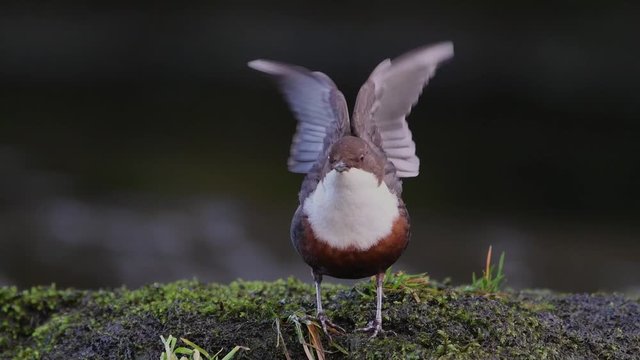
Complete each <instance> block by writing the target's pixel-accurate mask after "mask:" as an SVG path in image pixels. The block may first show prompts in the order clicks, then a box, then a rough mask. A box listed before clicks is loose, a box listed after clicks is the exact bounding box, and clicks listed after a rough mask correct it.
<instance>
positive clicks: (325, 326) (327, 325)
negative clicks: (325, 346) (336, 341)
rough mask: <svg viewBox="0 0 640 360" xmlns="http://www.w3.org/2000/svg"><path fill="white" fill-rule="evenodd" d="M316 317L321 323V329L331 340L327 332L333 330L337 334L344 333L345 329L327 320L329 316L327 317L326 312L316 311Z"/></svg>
mask: <svg viewBox="0 0 640 360" xmlns="http://www.w3.org/2000/svg"><path fill="white" fill-rule="evenodd" d="M316 318H317V319H318V321H319V322H320V324H321V325H322V330H323V331H324V333H325V334H326V335H327V336H328V337H329V340H333V338H331V334H330V333H329V332H333V333H335V334H338V335H341V334H344V333H346V331H345V330H344V329H343V328H342V327H340V326H339V325H336V324H334V323H333V322H331V320H329V317H327V314H325V313H324V311H323V312H320V313H318V316H317V317H316Z"/></svg>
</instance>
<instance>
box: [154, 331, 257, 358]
mask: <svg viewBox="0 0 640 360" xmlns="http://www.w3.org/2000/svg"><path fill="white" fill-rule="evenodd" d="M160 340H161V341H162V344H163V345H164V351H163V352H162V354H160V360H205V359H206V360H231V359H233V357H234V356H235V355H236V353H237V352H238V351H240V350H249V348H247V347H244V346H236V347H234V348H233V349H231V351H229V352H228V353H227V354H226V355H225V356H224V357H223V358H220V356H219V355H220V353H221V352H222V349H220V351H218V352H217V353H216V354H214V355H209V353H208V352H207V351H205V350H204V349H202V348H201V347H200V346H198V345H196V344H194V343H193V342H191V341H189V340H187V339H184V338H180V340H181V341H182V342H183V343H185V344H186V345H188V346H189V347H182V346H181V347H178V348H176V342H177V340H178V339H177V338H175V337H173V336H171V335H169V337H167V338H166V339H165V338H164V336H162V335H161V336H160ZM178 356H180V358H178Z"/></svg>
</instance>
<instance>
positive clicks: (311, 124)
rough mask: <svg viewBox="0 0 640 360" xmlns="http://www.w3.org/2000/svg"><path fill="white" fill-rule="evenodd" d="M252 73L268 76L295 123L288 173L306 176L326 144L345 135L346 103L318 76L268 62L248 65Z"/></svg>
mask: <svg viewBox="0 0 640 360" xmlns="http://www.w3.org/2000/svg"><path fill="white" fill-rule="evenodd" d="M248 65H249V67H251V68H252V69H255V70H258V71H261V72H264V73H266V74H269V75H271V76H272V77H273V78H274V79H275V80H276V82H277V83H278V86H279V88H280V90H281V91H282V94H283V95H284V97H285V99H286V101H287V103H288V104H289V108H290V109H291V111H292V112H293V114H294V116H295V117H296V119H297V120H298V126H297V128H296V133H295V135H294V136H293V141H292V144H291V150H290V153H289V160H288V162H287V165H288V167H289V171H291V172H295V173H308V172H309V171H311V169H312V167H313V165H314V164H315V163H316V162H317V160H318V159H319V158H320V157H321V156H326V154H325V152H326V151H327V149H328V146H329V144H331V143H332V142H334V141H335V140H336V139H337V138H339V137H340V136H341V135H342V134H345V133H348V132H349V131H350V128H349V113H348V110H347V103H346V101H345V99H344V96H343V95H342V93H341V92H340V91H339V90H338V88H337V87H336V85H335V84H334V82H333V81H332V80H331V79H330V78H329V77H328V76H327V75H325V74H323V73H321V72H312V71H310V70H308V69H305V68H303V67H299V66H294V65H289V64H283V63H279V62H275V61H270V60H254V61H251V62H249V64H248Z"/></svg>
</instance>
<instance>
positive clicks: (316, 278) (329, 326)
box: [312, 270, 345, 339]
mask: <svg viewBox="0 0 640 360" xmlns="http://www.w3.org/2000/svg"><path fill="white" fill-rule="evenodd" d="M312 274H313V282H314V283H315V285H316V307H317V309H318V312H317V318H318V321H320V324H321V325H322V330H323V331H324V333H325V334H326V335H327V336H328V337H329V339H331V334H329V330H330V331H333V332H335V333H340V332H342V333H344V332H345V331H344V329H343V328H341V327H340V326H338V325H336V324H334V323H332V322H331V320H329V318H328V317H327V315H326V314H325V313H324V310H322V296H321V295H320V283H321V282H322V274H319V273H317V272H315V271H313V270H312Z"/></svg>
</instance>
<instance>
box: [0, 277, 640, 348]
mask: <svg viewBox="0 0 640 360" xmlns="http://www.w3.org/2000/svg"><path fill="white" fill-rule="evenodd" d="M323 290H324V292H323V296H324V305H325V309H326V311H327V313H328V315H329V316H330V317H331V318H332V319H333V320H334V322H336V323H337V324H339V325H341V326H343V327H344V328H346V329H347V330H348V333H347V334H344V335H341V336H334V340H335V343H334V344H331V343H329V341H328V339H327V338H326V337H324V336H322V338H321V341H322V344H323V348H324V352H325V355H327V356H328V358H331V359H340V358H345V359H346V358H349V359H411V358H415V359H421V358H438V357H439V358H443V359H477V358H532V359H543V358H548V359H554V358H596V357H597V358H605V359H606V358H609V359H625V358H629V359H631V358H633V357H634V356H637V354H638V349H640V304H639V303H638V301H637V299H630V298H627V297H624V296H621V295H610V294H592V295H587V294H554V293H551V292H531V291H529V292H505V293H497V294H495V293H494V294H485V293H478V292H472V291H468V290H466V289H463V288H452V287H447V286H443V285H440V284H437V283H434V282H429V281H428V279H427V278H426V277H423V276H408V275H404V274H396V275H393V276H391V278H390V279H388V280H387V282H386V283H385V293H386V298H385V301H384V310H383V324H384V328H385V329H386V330H388V333H387V335H386V336H381V337H378V338H375V339H369V338H368V337H367V335H365V334H362V333H356V332H353V329H354V328H356V327H362V326H364V325H365V324H366V322H367V321H368V320H370V319H371V318H372V317H373V314H374V311H375V304H374V294H375V291H374V288H373V285H372V283H371V282H367V281H365V282H361V283H358V284H357V285H355V286H353V287H345V286H338V285H330V284H329V285H323ZM314 311H315V303H314V293H313V288H312V286H311V285H310V284H308V283H303V282H300V281H299V280H296V279H287V280H278V281H275V282H254V281H236V282H233V283H231V284H228V285H220V284H203V283H200V282H198V281H178V282H174V283H169V284H152V285H148V286H145V287H142V288H140V289H136V290H128V289H125V288H121V289H115V290H110V291H107V290H100V291H80V290H60V289H56V288H55V287H53V286H52V287H36V288H32V289H29V290H18V289H16V288H14V287H5V288H0V358H2V359H5V358H16V359H39V358H43V359H59V358H74V359H76V358H78V359H93V358H95V359H147V358H149V359H157V358H159V356H160V353H161V352H162V351H163V344H162V342H161V341H160V336H161V335H164V336H165V337H166V336H168V335H173V336H176V337H183V338H187V339H189V340H191V341H193V342H194V343H196V344H198V345H200V346H202V347H203V348H205V349H207V350H209V351H213V352H214V353H215V352H216V351H218V350H220V349H224V350H225V351H229V350H231V349H232V348H233V347H234V346H236V345H241V346H246V347H248V348H250V349H251V350H248V351H243V352H240V353H238V354H237V355H236V358H251V359H266V358H267V359H271V358H284V354H285V351H287V352H288V354H289V355H290V356H291V358H292V359H303V358H306V355H305V352H304V349H303V346H302V345H301V344H300V342H299V339H300V337H299V334H298V333H297V332H296V326H295V324H293V323H292V322H291V321H290V320H288V319H290V316H291V315H292V314H296V318H304V316H305V315H310V317H309V318H312V317H311V315H313V314H314ZM276 320H277V321H276ZM299 326H300V324H299V323H298V327H299ZM310 326H313V325H310ZM299 328H300V327H299ZM278 330H279V331H280V336H281V338H280V339H278V338H279V334H278ZM302 330H303V331H306V328H305V327H302ZM320 333H321V332H320ZM303 335H304V336H305V338H306V339H310V338H311V337H310V336H309V333H305V334H303ZM283 342H284V345H285V346H286V350H285V347H284V346H283V344H282V343H283ZM276 344H278V346H276Z"/></svg>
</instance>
